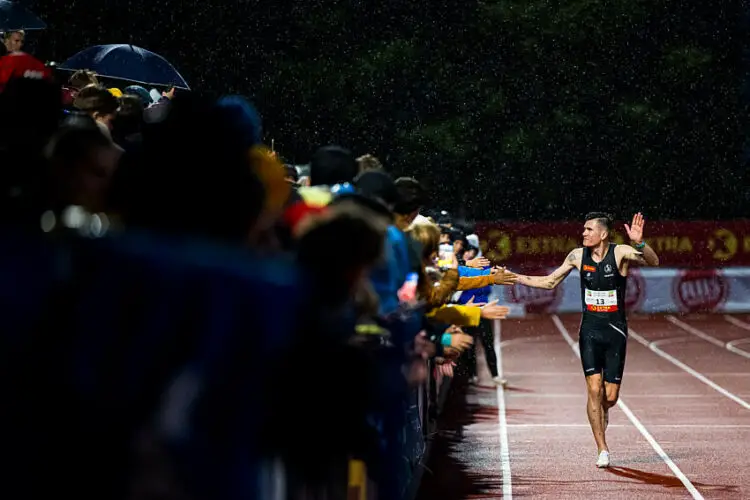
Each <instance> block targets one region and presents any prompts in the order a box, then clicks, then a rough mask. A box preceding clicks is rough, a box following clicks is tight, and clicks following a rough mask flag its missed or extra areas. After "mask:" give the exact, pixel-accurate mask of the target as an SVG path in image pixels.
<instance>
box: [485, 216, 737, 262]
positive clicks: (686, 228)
mask: <svg viewBox="0 0 750 500" xmlns="http://www.w3.org/2000/svg"><path fill="white" fill-rule="evenodd" d="M582 232H583V223H581V222H551V223H519V222H512V223H507V224H506V223H483V224H478V225H477V234H478V235H479V238H480V241H481V245H482V251H483V252H484V254H485V255H486V256H487V258H489V259H490V260H491V261H493V263H495V264H500V265H505V266H507V267H509V268H510V269H512V270H514V271H523V272H526V273H529V272H530V271H533V270H538V269H539V268H546V267H553V266H554V267H557V266H559V265H560V264H562V263H563V260H564V259H565V256H566V255H567V254H568V252H570V251H571V250H572V249H574V248H576V247H580V246H581V233H582ZM645 235H646V241H647V242H648V244H649V245H651V247H653V248H654V250H655V251H656V253H657V254H658V255H659V259H660V260H661V263H662V265H663V266H665V267H670V268H683V269H716V268H726V267H734V266H745V267H749V266H750V220H738V221H716V222H711V221H698V222H671V221H667V222H652V221H646V231H645ZM626 239H627V235H626V233H625V229H624V228H623V226H622V223H618V225H617V227H615V229H614V231H613V235H612V240H613V241H614V242H615V243H629V242H628V241H626Z"/></svg>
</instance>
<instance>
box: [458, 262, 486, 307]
mask: <svg viewBox="0 0 750 500" xmlns="http://www.w3.org/2000/svg"><path fill="white" fill-rule="evenodd" d="M491 272H492V269H491V268H489V267H486V268H484V269H476V268H473V267H466V266H459V267H458V275H459V277H460V276H466V277H475V276H487V275H488V274H490V273H491ZM490 294H492V287H491V286H484V287H482V288H476V289H474V290H465V291H463V292H461V296H460V297H459V298H458V300H457V302H458V303H459V304H466V303H467V302H468V301H469V300H471V298H472V297H474V302H475V303H483V302H488V301H489V300H490Z"/></svg>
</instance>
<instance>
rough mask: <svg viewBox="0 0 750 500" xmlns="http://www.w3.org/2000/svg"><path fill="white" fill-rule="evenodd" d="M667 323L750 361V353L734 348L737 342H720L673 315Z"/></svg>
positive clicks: (668, 318)
mask: <svg viewBox="0 0 750 500" xmlns="http://www.w3.org/2000/svg"><path fill="white" fill-rule="evenodd" d="M732 319H734V318H732ZM667 321H669V322H670V323H672V324H673V325H675V326H678V327H680V328H682V329H683V330H685V331H686V332H688V333H690V334H692V335H695V336H696V337H698V338H701V339H703V340H705V341H706V342H710V343H712V344H713V345H715V346H718V347H721V348H722V349H726V350H727V351H729V352H732V353H734V354H739V355H740V356H742V357H743V358H747V359H750V352H745V351H743V350H741V349H737V348H736V347H734V343H735V342H724V341H723V340H719V339H717V338H716V337H712V336H711V335H708V334H707V333H705V332H702V331H701V330H698V329H697V328H695V327H693V326H690V325H688V324H687V323H685V322H684V321H680V320H679V319H677V318H675V317H674V316H672V315H669V316H667Z"/></svg>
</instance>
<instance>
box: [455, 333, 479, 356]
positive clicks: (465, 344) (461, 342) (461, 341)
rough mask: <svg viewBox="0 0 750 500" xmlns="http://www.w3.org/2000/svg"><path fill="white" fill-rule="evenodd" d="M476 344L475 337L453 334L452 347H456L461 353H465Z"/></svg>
mask: <svg viewBox="0 0 750 500" xmlns="http://www.w3.org/2000/svg"><path fill="white" fill-rule="evenodd" d="M473 343H474V337H472V336H471V335H466V334H465V333H452V334H451V347H454V348H455V349H457V350H458V351H460V352H463V351H465V350H466V349H468V348H469V347H471V344H473Z"/></svg>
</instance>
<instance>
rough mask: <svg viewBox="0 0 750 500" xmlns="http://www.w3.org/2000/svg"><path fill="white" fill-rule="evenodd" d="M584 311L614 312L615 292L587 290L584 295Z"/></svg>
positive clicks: (615, 307) (615, 305)
mask: <svg viewBox="0 0 750 500" xmlns="http://www.w3.org/2000/svg"><path fill="white" fill-rule="evenodd" d="M584 302H585V303H586V310H588V311H591V312H616V311H617V292H616V291H615V290H589V289H588V288H587V289H586V291H585V293H584Z"/></svg>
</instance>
